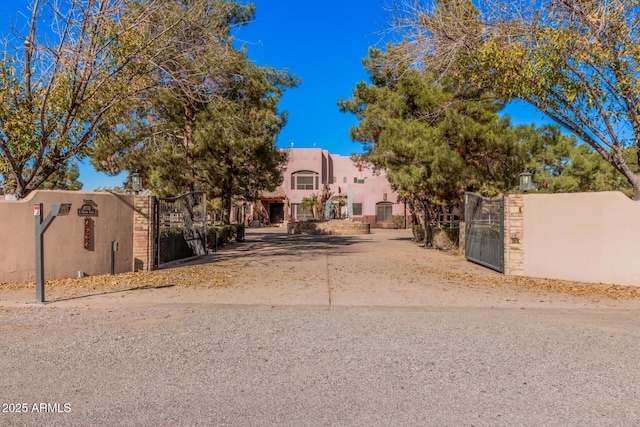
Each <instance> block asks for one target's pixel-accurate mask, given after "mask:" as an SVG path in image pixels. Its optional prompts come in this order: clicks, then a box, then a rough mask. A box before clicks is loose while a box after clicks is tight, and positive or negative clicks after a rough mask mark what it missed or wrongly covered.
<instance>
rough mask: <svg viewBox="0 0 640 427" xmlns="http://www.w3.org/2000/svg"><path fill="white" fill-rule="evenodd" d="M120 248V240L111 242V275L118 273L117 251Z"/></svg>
mask: <svg viewBox="0 0 640 427" xmlns="http://www.w3.org/2000/svg"><path fill="white" fill-rule="evenodd" d="M117 250H118V242H116V241H115V240H113V241H112V242H111V275H112V276H113V275H114V274H116V251H117Z"/></svg>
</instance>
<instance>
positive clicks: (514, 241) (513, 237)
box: [504, 194, 524, 276]
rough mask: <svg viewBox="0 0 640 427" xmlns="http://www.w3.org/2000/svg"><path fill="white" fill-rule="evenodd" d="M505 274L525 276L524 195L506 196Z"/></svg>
mask: <svg viewBox="0 0 640 427" xmlns="http://www.w3.org/2000/svg"><path fill="white" fill-rule="evenodd" d="M504 274H506V275H510V276H524V195H523V194H508V195H506V196H505V197H504Z"/></svg>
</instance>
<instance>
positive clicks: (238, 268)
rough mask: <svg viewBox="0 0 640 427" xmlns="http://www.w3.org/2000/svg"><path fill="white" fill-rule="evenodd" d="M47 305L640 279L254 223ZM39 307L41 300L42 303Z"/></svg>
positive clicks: (634, 301)
mask: <svg viewBox="0 0 640 427" xmlns="http://www.w3.org/2000/svg"><path fill="white" fill-rule="evenodd" d="M34 300H35V286H34V284H33V283H18V284H0V307H7V308H8V307H25V304H26V303H29V302H32V301H34ZM45 300H46V301H47V302H48V304H46V306H47V307H86V308H109V307H122V306H131V307H163V306H172V307H179V306H194V307H195V306H201V307H206V306H211V307H215V306H225V307H229V306H236V305H237V306H256V307H276V306H277V307H288V306H296V307H300V306H302V307H305V306H306V307H318V308H334V307H341V306H344V307H384V308H389V309H391V308H393V309H419V308H421V307H422V308H423V307H513V308H613V307H615V308H618V309H637V308H640V288H637V287H626V286H615V285H606V284H587V283H575V282H566V281H557V280H546V279H532V278H522V277H507V276H504V275H502V274H499V273H497V272H494V271H492V270H490V269H487V268H485V267H482V266H479V265H476V264H473V263H471V262H468V261H466V260H465V259H464V257H463V256H461V255H459V254H456V253H444V252H440V251H437V250H431V249H424V248H421V247H419V246H418V245H416V244H415V243H413V242H412V241H411V232H410V230H374V231H373V233H372V234H370V235H365V236H305V235H287V234H286V233H285V232H284V231H283V229H281V228H260V229H248V230H247V234H246V241H245V242H244V243H240V244H232V245H229V246H226V247H224V248H222V249H221V250H220V251H219V252H218V253H215V254H212V255H209V256H206V257H203V258H200V259H198V260H195V261H192V262H189V263H185V264H182V265H179V266H175V267H172V268H167V269H162V270H158V271H154V272H136V273H126V274H119V275H115V276H94V277H85V278H82V279H63V280H49V281H47V283H46V289H45ZM32 307H37V306H32Z"/></svg>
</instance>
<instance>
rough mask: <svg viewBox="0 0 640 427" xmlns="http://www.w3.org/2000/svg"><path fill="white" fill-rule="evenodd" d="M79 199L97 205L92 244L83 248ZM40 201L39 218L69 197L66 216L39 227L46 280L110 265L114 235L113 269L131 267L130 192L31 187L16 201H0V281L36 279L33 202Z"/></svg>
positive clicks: (108, 268) (105, 270) (93, 272)
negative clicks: (41, 229)
mask: <svg viewBox="0 0 640 427" xmlns="http://www.w3.org/2000/svg"><path fill="white" fill-rule="evenodd" d="M84 200H92V201H93V202H94V203H95V204H96V205H97V206H96V209H97V211H98V216H97V217H92V218H91V219H92V220H93V225H94V228H93V238H94V241H93V250H86V249H85V248H84V217H81V216H79V215H78V208H80V207H81V206H82V205H83V202H84ZM37 203H43V204H44V206H43V212H42V215H43V219H44V218H45V217H46V215H48V213H49V212H50V210H51V205H52V204H54V203H71V212H70V213H69V215H67V216H59V217H56V218H55V219H54V220H53V221H52V223H51V225H50V226H49V228H48V229H47V231H46V232H45V233H44V266H45V280H46V279H54V278H64V277H77V275H78V271H82V272H83V273H84V274H88V275H98V274H108V273H109V272H110V271H111V242H112V241H114V240H115V241H117V242H118V244H119V247H118V252H116V257H115V272H116V273H121V272H126V271H132V269H133V266H134V260H133V237H132V235H133V209H134V208H133V196H131V195H126V194H111V193H89V192H77V191H36V192H33V193H31V194H30V195H29V196H28V197H27V198H26V199H23V200H19V201H4V200H3V201H0V236H2V237H1V238H2V244H1V245H0V282H4V283H11V282H17V281H27V280H28V281H34V280H35V225H34V223H35V220H34V205H35V204H37Z"/></svg>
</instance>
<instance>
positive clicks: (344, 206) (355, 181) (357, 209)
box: [261, 148, 406, 228]
mask: <svg viewBox="0 0 640 427" xmlns="http://www.w3.org/2000/svg"><path fill="white" fill-rule="evenodd" d="M287 151H288V153H289V160H288V163H287V165H286V168H285V170H284V172H283V174H284V182H283V185H282V186H281V187H280V188H279V189H278V190H277V191H275V192H273V193H269V194H266V193H265V194H263V196H262V199H261V201H262V207H264V212H265V214H267V215H268V218H269V222H270V223H271V224H277V223H281V222H283V221H287V220H297V221H301V220H305V219H311V211H310V210H309V209H306V210H303V209H301V207H300V203H301V202H302V199H303V198H305V197H309V196H311V195H312V194H314V193H315V194H318V195H319V194H320V193H322V190H323V188H324V184H325V183H326V184H328V185H329V188H330V191H331V193H333V203H332V210H333V213H334V215H336V216H340V217H342V218H351V219H353V220H354V221H361V222H366V223H369V224H371V227H378V228H394V227H395V226H397V225H396V224H394V217H402V219H401V220H400V221H398V218H396V221H398V223H399V224H401V226H404V224H405V222H404V217H405V215H406V206H405V203H404V201H402V200H400V198H399V196H398V193H397V192H395V191H394V190H392V189H391V185H390V184H389V182H388V181H387V177H386V174H385V173H384V171H380V172H379V173H374V172H373V171H372V170H371V169H367V168H364V167H359V166H357V165H355V164H354V163H353V162H352V160H351V158H350V157H346V156H340V155H335V154H330V153H329V152H328V151H326V150H322V149H319V148H291V149H289V150H287Z"/></svg>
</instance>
